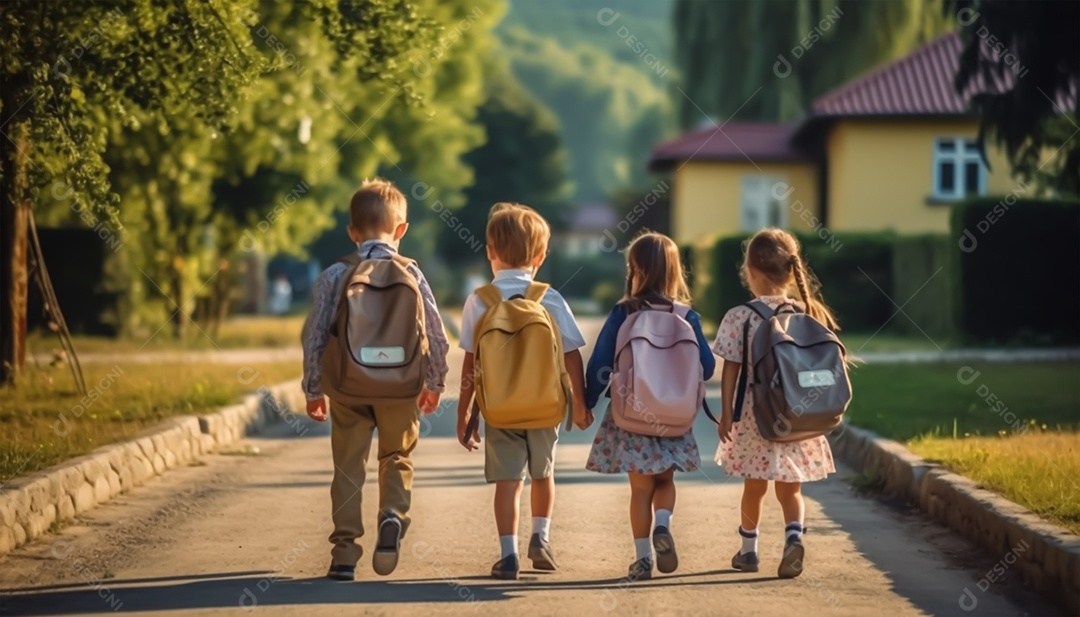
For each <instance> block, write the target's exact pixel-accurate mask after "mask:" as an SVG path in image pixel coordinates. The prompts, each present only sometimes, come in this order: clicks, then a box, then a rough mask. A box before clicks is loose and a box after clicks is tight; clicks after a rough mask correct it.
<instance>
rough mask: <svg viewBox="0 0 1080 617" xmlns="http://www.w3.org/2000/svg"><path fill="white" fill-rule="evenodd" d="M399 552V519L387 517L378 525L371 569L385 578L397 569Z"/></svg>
mask: <svg viewBox="0 0 1080 617" xmlns="http://www.w3.org/2000/svg"><path fill="white" fill-rule="evenodd" d="M400 552H401V519H399V518H397V517H396V516H388V517H386V518H384V519H383V521H382V523H379V539H378V541H377V542H376V543H375V554H373V555H372V556H371V568H372V569H373V570H375V573H376V574H379V575H381V576H386V575H387V574H390V573H391V572H393V571H394V568H396V567H397V563H398V555H399V554H400Z"/></svg>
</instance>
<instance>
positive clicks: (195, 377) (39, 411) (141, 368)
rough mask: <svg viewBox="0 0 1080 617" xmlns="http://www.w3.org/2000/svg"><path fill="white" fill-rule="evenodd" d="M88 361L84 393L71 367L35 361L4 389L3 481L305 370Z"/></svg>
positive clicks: (281, 365)
mask: <svg viewBox="0 0 1080 617" xmlns="http://www.w3.org/2000/svg"><path fill="white" fill-rule="evenodd" d="M245 366H246V365H229V364H157V365H148V364H123V363H122V364H119V365H113V364H91V365H87V366H85V367H84V376H85V379H86V385H87V388H88V389H89V390H90V394H89V395H88V396H87V397H86V398H85V399H84V397H82V396H81V395H79V394H78V393H77V392H76V390H75V387H74V382H73V380H72V377H71V373H70V372H69V371H68V369H67V367H66V366H60V367H56V368H36V367H30V368H29V369H28V371H27V373H26V374H25V375H24V376H23V378H22V379H21V380H20V382H19V385H18V386H15V387H9V388H0V435H2V437H0V482H6V481H7V480H9V479H10V478H13V477H15V476H19V475H25V474H28V473H32V472H34V471H37V470H39V469H43V468H45V467H49V466H50V465H55V464H56V463H58V462H61V461H63V460H64V459H68V458H72V457H75V456H79V455H82V454H86V453H87V452H90V451H92V450H94V449H95V448H98V447H100V446H103V445H106V444H109V443H114V442H117V441H122V440H124V439H128V438H131V437H134V436H135V435H137V434H138V433H140V432H141V431H143V430H145V429H147V428H150V427H152V426H154V425H156V424H158V423H159V422H161V421H162V420H163V419H165V418H168V417H170V416H177V415H185V414H201V413H206V412H209V411H213V410H214V409H216V408H218V407H221V406H224V405H230V404H233V403H235V402H237V401H238V400H239V397H240V395H242V394H244V393H247V392H252V391H255V390H257V389H258V388H259V387H260V386H264V385H265V386H270V385H274V384H276V383H280V382H282V381H285V380H287V379H291V378H296V377H299V375H300V366H299V364H298V363H297V362H273V363H270V362H267V363H256V364H251V365H250V369H254V370H255V371H257V374H256V373H255V372H253V371H252V370H250V369H248V370H244V371H243V372H241V368H244V367H245Z"/></svg>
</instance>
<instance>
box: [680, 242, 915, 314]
mask: <svg viewBox="0 0 1080 617" xmlns="http://www.w3.org/2000/svg"><path fill="white" fill-rule="evenodd" d="M796 235H797V237H798V238H799V242H801V243H802V245H803V255H804V257H805V258H806V260H807V263H808V265H809V266H810V268H811V269H812V270H813V272H814V273H815V274H816V275H817V277H818V279H819V280H820V281H821V285H822V295H823V296H824V298H825V301H826V303H828V304H829V306H830V307H832V309H833V310H834V311H835V312H836V315H837V318H838V319H839V321H840V325H841V327H842V328H843V329H844V330H848V331H856V332H866V331H868V332H874V331H876V330H877V329H878V328H880V327H882V326H883V325H885V324H886V322H888V321H889V318H890V316H892V315H893V313H894V312H895V310H896V307H895V306H894V305H893V303H892V302H891V301H890V300H889V296H887V295H886V294H885V293H883V292H882V291H881V290H884V292H887V293H889V294H890V295H891V294H892V291H891V290H892V289H893V267H892V243H893V241H894V240H895V237H896V236H895V235H893V234H891V233H842V234H836V235H830V236H829V237H828V238H827V239H822V238H821V237H820V236H818V235H812V234H796ZM748 237H749V234H740V235H736V236H726V237H722V238H720V239H718V240H716V241H715V242H714V243H713V244H712V245H711V246H707V247H701V248H695V251H694V252H695V255H696V259H695V263H696V265H697V267H698V268H699V269H704V270H706V271H707V272H708V274H707V276H705V277H701V275H700V273H699V275H698V277H696V278H699V279H703V280H704V283H700V282H699V283H698V284H697V285H696V287H695V301H696V302H697V303H698V305H699V306H700V307H701V309H702V314H703V315H704V316H705V317H706V318H709V319H713V320H716V321H719V320H720V319H721V318H722V317H723V315H724V313H726V312H727V311H728V310H729V309H731V308H732V307H734V306H737V305H739V304H742V303H743V302H746V301H747V300H749V299H750V292H749V291H748V290H747V289H746V288H745V287H744V286H743V284H742V281H741V280H740V279H739V266H740V265H741V264H742V245H743V242H744V241H745V240H746V239H747V238H748ZM878 287H880V288H881V290H879V289H878Z"/></svg>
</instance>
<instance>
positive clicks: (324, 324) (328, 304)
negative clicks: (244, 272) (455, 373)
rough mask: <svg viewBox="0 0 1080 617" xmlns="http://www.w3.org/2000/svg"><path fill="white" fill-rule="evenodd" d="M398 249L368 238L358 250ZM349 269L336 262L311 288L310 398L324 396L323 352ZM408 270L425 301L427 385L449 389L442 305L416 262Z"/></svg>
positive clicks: (381, 253) (304, 337)
mask: <svg viewBox="0 0 1080 617" xmlns="http://www.w3.org/2000/svg"><path fill="white" fill-rule="evenodd" d="M396 252H397V249H396V248H394V247H393V246H392V245H390V244H387V243H386V242H383V241H382V240H368V241H367V242H364V243H363V244H361V245H360V249H359V253H360V255H361V256H362V257H363V258H365V259H370V258H372V257H374V258H388V257H390V255H391V254H393V253H396ZM348 270H349V266H348V264H344V263H341V262H338V263H335V264H334V265H332V266H330V267H329V268H327V269H326V270H323V272H322V274H320V275H319V278H318V279H316V280H315V285H314V287H313V288H312V293H311V295H312V304H311V312H310V313H309V314H308V318H307V320H306V321H305V322H304V331H303V333H302V334H301V344H302V345H303V348H304V379H303V381H301V382H300V383H301V386H302V387H303V389H304V394H305V395H306V396H307V399H308V400H309V401H310V400H317V399H319V398H322V395H323V393H322V389H321V388H320V387H319V379H320V377H321V375H322V357H323V351H324V350H325V349H326V342H327V340H328V339H329V338H330V326H331V324H332V323H333V321H334V311H335V309H336V308H337V301H338V298H337V291H338V285H339V284H340V283H341V279H342V277H344V276H345V274H346V273H347V272H348ZM409 271H410V272H412V274H413V276H415V277H416V281H417V283H418V284H419V286H420V295H421V297H422V298H423V300H424V322H425V324H424V325H425V329H426V330H427V338H428V348H429V350H430V351H429V354H430V355H429V358H430V360H431V361H430V363H429V364H428V372H427V375H426V376H425V380H424V386H425V387H426V388H427V389H428V390H431V391H432V392H442V391H443V390H444V389H445V388H446V386H445V384H444V381H445V379H446V372H447V370H449V369H448V367H447V364H446V352H447V350H449V349H450V343H449V342H448V341H447V340H446V332H444V331H443V324H442V318H441V317H440V315H439V306H438V304H436V303H435V296H434V294H432V293H431V286H430V285H428V282H427V279H425V278H424V273H423V272H421V271H420V268H418V267H417V266H416V265H415V264H413V265H411V266H409Z"/></svg>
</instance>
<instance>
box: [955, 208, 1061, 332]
mask: <svg viewBox="0 0 1080 617" xmlns="http://www.w3.org/2000/svg"><path fill="white" fill-rule="evenodd" d="M951 214H952V218H951V226H952V237H953V239H954V240H955V241H956V242H957V243H958V247H959V250H958V251H956V252H955V255H956V259H955V262H954V266H953V273H954V278H953V280H954V281H956V285H955V289H954V301H953V302H954V308H953V311H954V315H955V321H956V325H957V327H958V328H959V329H960V330H961V331H962V335H963V338H964V340H965V342H968V343H974V344H980V345H985V344H1002V343H1007V344H1022V345H1032V344H1035V345H1071V346H1075V345H1078V344H1080V322H1078V320H1077V315H1078V314H1080V289H1078V288H1077V281H1078V280H1080V251H1078V249H1077V235H1078V232H1080V201H1076V200H1070V201H1042V200H1033V199H1017V198H1016V196H1015V195H1014V194H1010V195H1009V196H1006V197H1005V198H981V199H975V200H971V201H968V202H966V203H961V204H957V205H955V206H953V209H952V213H951Z"/></svg>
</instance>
